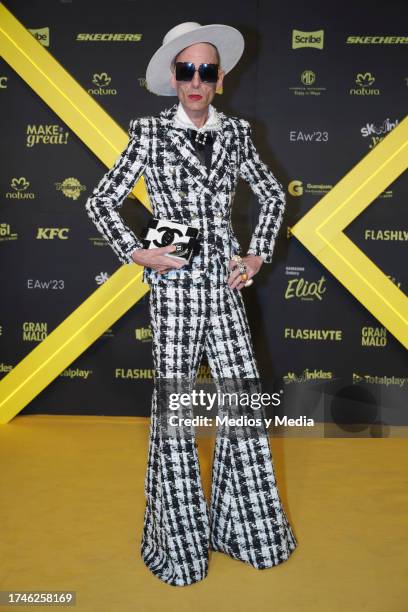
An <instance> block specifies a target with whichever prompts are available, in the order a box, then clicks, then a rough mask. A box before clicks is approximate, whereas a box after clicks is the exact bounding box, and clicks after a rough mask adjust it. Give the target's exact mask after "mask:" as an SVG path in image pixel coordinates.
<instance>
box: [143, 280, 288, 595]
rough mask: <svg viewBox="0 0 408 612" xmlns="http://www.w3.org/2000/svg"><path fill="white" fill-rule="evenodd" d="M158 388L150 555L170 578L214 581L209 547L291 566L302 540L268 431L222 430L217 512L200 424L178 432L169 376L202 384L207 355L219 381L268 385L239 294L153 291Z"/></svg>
mask: <svg viewBox="0 0 408 612" xmlns="http://www.w3.org/2000/svg"><path fill="white" fill-rule="evenodd" d="M150 316H151V324H152V334H153V361H154V368H155V387H154V390H153V396H152V412H151V421H150V438H149V451H148V464H147V471H146V476H145V484H144V487H145V495H146V507H145V515H144V526H143V536H142V542H141V554H142V558H143V560H144V563H145V564H146V566H147V567H148V568H149V569H150V570H151V572H152V573H153V574H155V575H156V576H157V577H158V578H160V579H161V580H162V581H164V582H166V583H168V584H170V585H175V586H183V585H189V584H192V583H194V582H198V581H199V580H202V579H203V578H205V577H206V575H207V572H208V558H209V549H210V548H211V549H213V550H216V551H220V552H224V553H226V554H228V555H230V556H231V557H233V558H234V559H239V560H241V561H244V562H246V563H249V564H251V565H252V566H253V567H255V568H257V569H265V568H268V567H272V566H275V565H278V564H279V563H281V562H283V561H285V560H286V559H288V557H289V556H290V554H291V552H292V551H293V550H295V548H296V546H297V541H296V539H295V536H294V534H293V533H292V529H291V527H290V525H289V523H288V520H287V517H286V515H285V511H284V509H283V506H282V503H281V500H280V497H279V493H278V489H277V484H276V480H275V473H274V467H273V460H272V456H271V450H270V445H269V439H268V436H267V435H261V436H254V435H245V433H243V434H241V435H239V436H236V437H235V438H234V437H233V436H231V435H225V431H224V429H223V428H218V430H217V437H216V440H215V447H214V457H213V466H212V486H211V502H210V507H208V506H207V502H206V499H205V496H204V493H203V489H202V484H201V476H200V466H199V459H198V453H197V446H196V440H195V436H194V429H193V428H186V429H185V430H184V431H183V430H180V431H179V432H178V433H177V435H169V434H168V433H167V432H166V431H165V430H166V427H165V425H163V419H162V415H163V412H162V411H161V410H160V402H161V401H162V400H161V394H160V393H159V382H160V380H169V379H172V378H174V379H186V380H194V379H195V376H196V374H197V371H198V367H199V366H200V362H201V358H202V355H203V351H205V352H206V355H207V359H208V363H209V366H210V368H211V373H212V377H213V378H214V379H219V380H221V379H259V373H258V367H257V364H256V360H255V357H254V351H253V345H252V340H251V336H250V330H249V326H248V321H247V316H246V311H245V306H244V302H243V298H242V295H241V292H240V291H237V290H236V289H231V288H230V287H229V286H228V284H227V283H226V282H225V283H218V282H217V283H215V282H214V281H212V280H211V279H210V278H205V280H204V282H203V283H196V284H193V283H191V282H190V283H185V282H184V283H181V282H178V281H174V280H173V281H165V280H161V281H159V282H158V283H155V284H152V285H151V289H150Z"/></svg>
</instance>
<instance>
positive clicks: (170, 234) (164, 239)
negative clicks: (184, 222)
mask: <svg viewBox="0 0 408 612" xmlns="http://www.w3.org/2000/svg"><path fill="white" fill-rule="evenodd" d="M157 231H158V232H163V234H162V236H161V238H160V242H159V241H158V240H153V244H155V245H156V246H158V247H162V246H169V244H173V242H174V239H175V235H176V234H177V236H178V237H179V236H183V235H184V234H183V232H181V231H180V230H179V229H177V228H175V227H166V226H163V227H160V229H158V230H157Z"/></svg>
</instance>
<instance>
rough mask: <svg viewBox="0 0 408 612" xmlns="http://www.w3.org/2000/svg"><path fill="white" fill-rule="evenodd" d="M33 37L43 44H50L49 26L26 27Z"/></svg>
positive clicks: (46, 45)
mask: <svg viewBox="0 0 408 612" xmlns="http://www.w3.org/2000/svg"><path fill="white" fill-rule="evenodd" d="M27 30H28V31H29V32H30V33H31V34H32V35H33V36H34V38H35V39H36V40H37V41H38V42H39V43H40V44H41V45H42V46H43V47H49V46H50V28H48V27H46V28H36V29H34V28H27Z"/></svg>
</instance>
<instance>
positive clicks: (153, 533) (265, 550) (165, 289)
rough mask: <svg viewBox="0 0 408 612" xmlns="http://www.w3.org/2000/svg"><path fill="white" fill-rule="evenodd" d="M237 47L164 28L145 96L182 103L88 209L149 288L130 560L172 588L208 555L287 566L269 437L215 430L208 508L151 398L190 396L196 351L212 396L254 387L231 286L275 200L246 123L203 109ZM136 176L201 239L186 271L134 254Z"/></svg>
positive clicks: (256, 261) (176, 436)
mask: <svg viewBox="0 0 408 612" xmlns="http://www.w3.org/2000/svg"><path fill="white" fill-rule="evenodd" d="M243 49H244V40H243V37H242V35H241V34H240V32H238V30H236V29H235V28H232V27H230V26H225V25H220V24H215V25H208V26H201V25H200V24H198V23H195V22H187V23H182V24H180V25H178V26H175V27H174V28H172V29H171V30H170V31H169V32H168V33H167V34H166V36H165V37H164V40H163V45H162V46H161V47H160V48H159V49H158V50H157V51H156V53H155V54H154V55H153V57H152V59H151V60H150V63H149V66H148V68H147V73H146V81H147V87H148V89H149V90H150V91H152V92H154V93H156V94H158V95H177V96H178V100H179V102H178V104H175V105H173V106H172V107H171V108H169V109H165V110H164V111H162V112H161V113H160V114H159V116H158V117H150V116H149V117H141V118H138V119H134V120H133V121H131V123H130V129H129V134H130V137H131V138H130V141H129V144H128V146H127V148H126V150H125V151H124V152H123V153H122V155H121V156H120V157H119V158H118V160H117V161H116V163H115V165H114V167H113V168H112V169H111V170H110V171H109V172H108V173H107V174H105V176H104V177H103V178H102V179H101V181H100V183H99V185H98V186H97V187H96V188H95V189H94V191H93V193H92V195H91V196H90V197H89V199H88V201H87V203H86V210H87V213H88V215H89V216H90V218H91V219H92V221H93V222H94V223H95V224H96V226H97V227H98V229H99V230H100V232H101V233H102V234H103V235H104V236H105V238H106V239H107V241H108V242H109V244H110V245H111V246H112V248H113V249H114V250H115V252H116V254H117V255H118V257H119V259H120V261H121V262H122V263H132V262H136V263H138V264H140V265H142V266H144V272H143V280H144V281H145V282H148V283H149V285H150V316H151V323H152V334H153V343H152V350H153V361H154V368H155V385H154V390H153V397H152V414H151V425H150V440H149V454H148V466H147V471H146V477H145V495H146V509H145V517H144V530H143V538H142V547H141V553H142V557H143V560H144V562H145V564H146V565H147V567H148V568H149V569H150V570H151V571H152V573H153V574H155V575H156V576H157V577H158V578H160V579H161V580H162V581H164V582H166V583H167V584H171V585H176V586H184V585H188V584H192V583H194V582H198V581H199V580H202V579H203V578H205V576H206V575H207V572H208V557H209V548H211V549H212V550H216V551H220V552H223V553H225V554H227V555H229V556H231V557H233V558H234V559H239V560H241V561H244V562H246V563H248V564H250V565H252V566H253V567H255V568H257V569H264V568H267V567H273V566H275V565H277V564H279V563H281V562H282V561H285V560H286V559H288V557H289V556H290V554H291V553H292V551H293V550H295V548H296V546H297V541H296V539H295V536H294V534H293V532H292V529H291V527H290V525H289V522H288V520H287V517H286V514H285V511H284V509H283V506H282V503H281V500H280V497H279V493H278V490H277V485H276V480H275V474H274V468H273V462H272V456H271V451H270V446H269V440H268V436H267V435H265V433H264V435H259V436H255V435H253V433H248V430H245V429H243V430H242V431H241V430H240V433H237V431H238V430H237V431H235V430H234V433H233V435H230V434H231V431H232V430H231V431H230V430H228V428H224V427H223V428H221V427H220V428H219V429H218V430H217V437H216V441H215V449H214V460H213V472H212V489H211V503H210V508H208V507H207V503H206V500H205V496H204V494H203V490H202V486H201V479H200V468H199V461H198V454H197V446H196V441H195V435H194V430H193V429H192V428H191V427H190V428H189V427H180V428H179V429H178V430H177V432H176V433H169V429H168V403H166V402H167V400H168V397H169V395H168V394H167V395H166V393H165V394H164V395H163V393H162V391H163V387H164V386H165V384H164V383H168V382H170V383H171V384H174V385H176V384H178V383H181V384H183V385H184V384H185V385H186V387H185V388H188V389H191V383H192V381H194V380H195V377H196V373H197V369H198V367H199V365H200V361H201V358H202V356H203V353H204V352H205V353H206V355H207V358H208V362H209V365H210V368H211V373H212V377H213V378H214V380H215V382H216V384H217V387H218V388H219V389H220V388H225V382H228V381H233V383H234V384H236V388H238V387H239V386H240V385H241V383H247V382H248V383H252V382H254V381H257V380H259V371H258V367H257V363H256V359H255V356H254V349H253V344H252V339H251V336H250V331H249V325H248V320H247V316H246V311H245V306H244V302H243V298H242V294H241V290H242V288H243V287H245V286H248V284H250V282H251V281H252V278H253V277H254V276H255V275H256V274H257V272H258V271H259V269H260V267H261V265H262V264H263V262H267V263H268V262H271V260H272V252H273V249H274V243H275V238H276V235H277V233H278V230H279V227H280V225H281V221H282V215H283V210H284V207H285V195H284V192H283V190H282V187H281V185H280V183H278V181H277V180H276V179H275V177H274V175H273V174H272V172H271V171H270V170H269V168H268V167H267V166H266V165H265V164H264V163H263V162H262V161H261V160H260V158H259V155H258V153H257V151H256V149H255V146H254V144H253V141H252V137H251V127H250V124H249V123H248V122H247V121H246V120H244V119H239V118H236V117H227V116H226V115H224V114H223V113H220V112H218V111H217V110H216V109H215V108H214V106H213V105H212V104H211V102H212V100H213V98H214V95H215V92H216V89H217V88H220V87H221V86H222V83H223V79H224V76H225V74H227V73H228V72H229V71H230V70H231V69H232V68H233V67H234V66H235V64H236V63H237V62H238V61H239V59H240V57H241V55H242V53H243ZM142 174H143V176H144V179H145V182H146V187H147V191H148V194H149V198H150V202H151V205H152V210H153V214H154V216H155V217H157V218H160V219H167V220H172V221H175V222H178V223H183V224H186V225H190V226H193V227H196V228H197V229H199V230H200V232H201V235H202V242H201V245H200V250H199V252H198V254H196V255H195V256H194V258H193V260H192V261H191V262H190V264H182V263H180V262H179V261H177V260H175V259H173V258H171V257H169V255H168V253H171V252H172V251H173V250H174V246H165V247H160V248H155V249H146V248H144V245H143V243H142V242H141V240H140V239H139V238H138V237H137V236H136V235H135V234H134V233H133V232H132V231H131V230H130V228H129V227H127V226H126V225H125V224H124V222H123V220H122V219H121V217H120V216H119V214H118V212H117V211H118V209H119V207H120V206H121V205H122V203H123V200H124V199H125V197H126V196H127V194H128V193H129V192H130V190H131V189H132V187H133V185H134V183H135V182H136V181H137V180H138V179H139V177H140V176H141V175H142ZM239 177H241V178H243V179H244V180H246V181H247V182H248V183H249V184H250V186H251V188H252V190H253V191H254V193H255V194H256V195H257V196H258V198H259V201H260V204H261V210H260V214H259V218H258V223H257V225H256V227H255V230H254V233H253V235H252V238H251V242H250V245H249V249H248V252H247V254H246V256H245V257H242V258H241V257H240V255H239V252H240V245H239V243H238V241H237V239H236V237H235V236H234V233H233V230H232V227H231V207H232V202H233V198H234V193H235V188H236V183H237V180H238V178H239ZM227 386H228V385H227ZM174 388H175V387H172V389H174ZM190 408H191V407H190ZM182 413H183V414H184V415H185V414H187V415H189V414H191V412H190V409H185V410H184V412H182Z"/></svg>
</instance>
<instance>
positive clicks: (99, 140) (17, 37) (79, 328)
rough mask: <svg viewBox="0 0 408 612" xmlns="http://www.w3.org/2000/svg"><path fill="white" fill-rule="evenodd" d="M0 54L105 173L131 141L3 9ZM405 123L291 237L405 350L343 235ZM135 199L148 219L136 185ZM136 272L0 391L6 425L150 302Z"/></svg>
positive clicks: (400, 329) (397, 321)
mask: <svg viewBox="0 0 408 612" xmlns="http://www.w3.org/2000/svg"><path fill="white" fill-rule="evenodd" d="M0 24H1V25H0V54H1V55H2V57H3V58H4V59H5V60H6V61H7V63H8V64H9V65H10V66H12V68H13V69H14V70H15V71H16V72H17V73H18V74H19V75H20V76H21V77H22V78H23V79H24V80H25V81H26V83H27V84H28V85H30V87H31V88H32V89H33V90H34V91H35V92H36V93H37V94H38V95H39V96H40V97H41V98H42V99H43V100H44V102H46V103H47V104H48V105H49V106H50V107H51V108H52V109H53V111H54V112H55V113H56V114H57V115H58V116H59V117H60V118H61V119H62V120H63V121H64V122H65V123H66V124H67V125H68V126H69V127H70V128H71V130H72V131H73V132H75V133H76V134H77V136H78V137H79V138H81V140H82V141H83V142H84V143H85V144H86V145H87V146H88V147H89V148H90V149H91V151H93V152H94V153H95V154H96V155H97V156H98V157H99V159H101V160H102V161H103V163H104V164H106V166H107V167H108V168H109V167H111V166H112V165H113V163H114V161H115V159H116V158H117V156H118V155H119V153H120V152H121V151H122V150H123V149H124V148H125V146H126V144H127V141H128V137H127V134H126V132H124V131H123V130H122V129H121V128H120V127H119V126H118V125H117V124H116V123H115V122H114V121H113V119H111V118H110V117H109V115H108V114H107V113H106V111H104V110H103V108H101V107H100V106H99V105H98V103H97V102H96V101H95V100H94V99H93V98H92V97H91V96H90V95H89V94H88V93H87V92H86V91H85V90H84V89H83V88H82V87H81V86H80V85H79V84H78V83H77V82H76V81H75V80H74V79H73V78H72V77H71V76H70V74H69V73H68V72H67V71H66V70H65V69H64V68H63V67H62V66H61V65H60V64H59V63H58V62H57V61H56V60H55V59H54V58H53V57H52V55H51V54H50V53H49V52H48V51H46V50H45V49H44V47H43V46H42V45H41V44H40V43H38V42H37V41H36V40H35V38H34V37H33V36H32V35H31V34H30V33H29V32H28V31H27V30H26V28H25V27H24V26H23V25H22V24H21V23H20V22H19V21H18V20H17V19H16V18H15V17H14V16H13V15H12V14H11V13H10V11H8V10H7V9H6V8H5V7H4V5H2V4H0ZM407 142H408V118H407V119H405V120H404V121H403V122H401V123H400V124H399V126H397V127H396V128H394V130H393V131H392V132H391V133H390V134H389V135H388V136H387V137H386V138H384V140H383V141H382V142H380V143H379V144H378V145H377V146H376V147H375V148H374V149H373V150H372V151H371V152H370V153H369V154H368V155H367V156H366V157H365V158H364V159H363V160H361V161H360V162H359V163H358V164H357V165H356V166H355V167H354V168H353V169H352V170H351V171H350V172H349V173H348V174H346V176H345V177H344V178H343V179H342V180H341V181H340V182H339V183H338V184H337V185H336V186H335V187H334V188H333V189H332V190H331V191H330V192H329V193H328V194H327V195H326V196H324V197H323V198H322V199H321V200H320V201H319V202H318V203H317V204H316V205H315V206H314V208H313V209H312V210H311V211H310V212H309V213H308V214H307V215H305V216H304V217H303V219H301V220H300V221H299V222H298V223H297V224H296V225H295V226H294V227H292V228H291V232H292V234H293V235H294V236H296V237H297V238H298V239H299V240H300V241H301V242H302V243H303V244H304V245H305V246H306V248H308V249H309V250H310V251H311V252H312V253H313V254H314V255H315V257H316V258H317V259H318V260H319V261H320V262H321V263H322V264H323V265H324V266H325V267H326V268H327V269H328V270H330V272H331V273H332V274H333V275H334V276H336V277H337V278H338V280H340V282H342V283H343V284H344V286H345V287H347V289H349V291H351V292H352V293H353V295H354V296H355V297H356V298H357V299H358V300H359V301H360V302H361V303H362V304H363V305H364V306H365V307H366V308H367V309H368V310H369V311H370V312H371V313H372V314H373V315H374V316H375V317H376V318H377V319H378V320H379V321H381V323H382V324H383V325H384V326H385V327H387V328H388V330H389V331H390V332H391V333H392V334H393V335H394V336H395V337H396V338H398V339H399V340H400V342H402V343H403V344H404V345H405V346H407V345H408V331H407V318H408V316H407V314H408V313H407V298H406V296H405V295H404V294H403V293H402V292H401V291H400V290H399V289H398V287H396V285H394V283H392V282H391V281H390V280H389V279H388V278H387V276H385V274H384V273H383V272H381V270H379V268H377V266H375V264H374V263H373V262H372V261H371V260H369V259H368V258H367V257H366V256H365V255H364V253H363V252H362V251H361V250H360V249H358V248H357V247H356V245H355V244H353V243H352V242H351V241H350V240H349V239H348V238H347V237H346V236H345V234H344V233H343V229H344V228H345V227H346V226H347V225H348V224H349V223H350V222H351V221H352V220H353V219H354V218H355V217H356V216H357V215H358V214H360V213H361V212H362V211H363V210H364V209H365V208H366V207H367V206H368V205H369V204H370V203H371V202H372V201H373V199H375V198H376V197H377V196H378V195H379V194H380V193H381V192H382V191H383V190H384V189H385V188H386V187H387V186H388V185H389V184H390V183H391V182H392V181H393V180H395V178H396V177H397V176H399V174H401V172H403V170H405V168H406V166H407V161H406V147H407ZM133 194H134V195H135V196H136V197H137V198H138V199H139V200H140V201H141V202H142V203H143V205H144V206H146V208H148V209H149V210H150V206H149V202H148V196H147V192H146V188H145V185H144V180H143V177H142V178H141V179H140V180H139V181H138V182H137V183H136V185H135V186H134V188H133ZM142 273H143V269H142V268H141V267H140V266H137V265H136V264H129V265H123V266H121V267H120V268H119V269H118V270H117V272H115V274H113V275H112V276H111V277H110V279H109V280H108V281H107V282H106V283H104V284H103V285H102V286H101V287H100V288H99V289H97V290H96V291H95V292H94V293H92V294H91V295H90V297H89V298H87V299H86V300H85V301H84V302H83V303H82V304H81V305H80V306H79V307H78V308H77V309H76V310H75V311H74V312H73V313H72V314H71V315H69V316H68V317H67V318H66V319H65V320H64V321H63V322H62V323H61V324H60V325H59V326H58V327H57V328H56V329H54V330H53V331H52V332H51V333H50V334H49V335H48V337H47V338H46V339H45V340H43V341H42V342H41V343H40V344H38V345H37V347H36V348H35V349H33V350H32V351H31V352H30V353H29V354H28V355H27V356H26V357H25V358H24V359H22V361H21V362H20V363H19V364H17V365H16V366H15V367H14V368H13V370H11V372H10V373H9V374H7V375H6V376H5V377H4V378H3V379H2V380H1V381H0V423H7V422H8V421H10V420H11V419H12V418H13V417H14V416H15V415H16V414H17V413H18V412H19V411H21V410H22V409H23V408H24V407H25V406H26V405H27V404H28V403H29V402H30V401H31V400H32V399H33V398H34V397H35V396H36V395H38V393H40V392H41V391H42V390H43V389H44V388H45V387H46V386H47V385H48V384H50V382H52V381H53V380H54V379H55V378H56V376H58V375H59V374H60V373H61V372H62V371H63V370H64V369H65V368H66V367H68V366H69V365H70V364H71V363H72V362H73V361H74V360H75V359H76V358H77V357H78V356H79V355H81V353H83V352H84V351H85V350H86V349H87V348H88V347H89V346H90V345H91V344H92V343H93V342H94V341H95V340H96V339H97V338H98V337H99V336H100V335H101V334H102V333H104V332H105V331H106V329H108V328H109V327H110V326H111V325H112V324H113V323H114V322H115V321H117V320H118V319H119V318H120V317H121V316H122V315H123V314H124V313H125V312H126V311H127V310H128V309H129V308H131V307H132V306H133V305H134V304H135V303H136V302H137V301H138V300H140V299H141V297H143V295H144V294H145V293H147V291H148V290H149V289H148V286H147V285H145V284H144V283H142Z"/></svg>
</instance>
